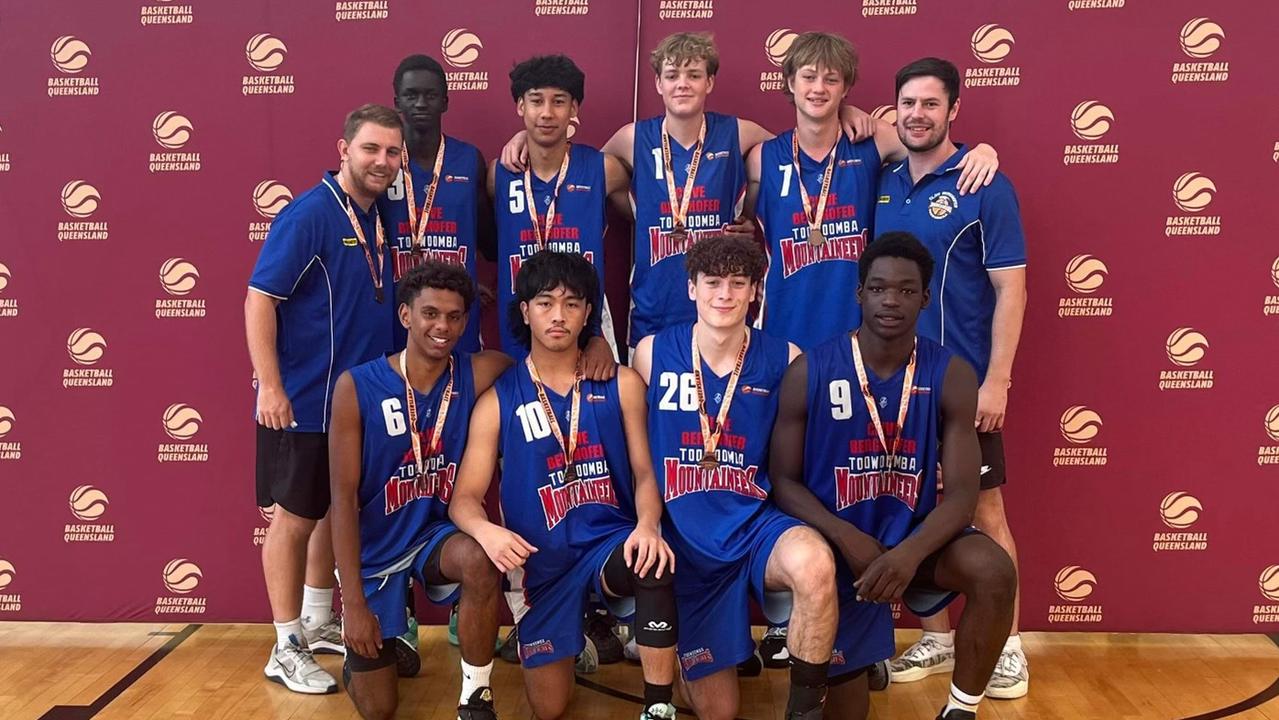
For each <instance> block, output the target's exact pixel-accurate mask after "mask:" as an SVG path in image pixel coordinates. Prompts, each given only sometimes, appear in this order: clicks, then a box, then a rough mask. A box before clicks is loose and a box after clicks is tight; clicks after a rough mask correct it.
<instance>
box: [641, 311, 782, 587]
mask: <svg viewBox="0 0 1279 720" xmlns="http://www.w3.org/2000/svg"><path fill="white" fill-rule="evenodd" d="M692 330H693V326H692V325H691V324H682V325H676V326H673V327H669V328H667V329H665V330H663V331H661V332H660V333H658V334H657V336H656V337H654V338H653V349H652V353H653V354H652V358H653V360H652V370H651V373H650V375H649V386H648V440H649V445H650V447H651V448H652V455H653V469H654V471H656V473H657V486H658V489H659V490H660V491H661V493H662V499H663V501H664V502H665V504H666V513H665V516H664V519H663V520H664V523H665V527H666V531H665V533H666V537H667V539H668V540H669V541H670V543H671V544H672V546H674V549H675V553H676V555H677V556H678V557H679V562H680V568H681V570H680V572H681V573H691V574H694V575H706V574H709V573H713V572H714V571H715V569H716V568H720V567H723V566H724V565H725V564H731V563H734V562H735V561H737V560H740V559H741V558H743V557H745V555H746V553H747V552H748V551H749V550H750V546H751V541H752V540H753V535H752V534H751V533H750V532H748V530H749V529H750V528H751V526H752V525H753V524H754V523H755V521H756V519H757V518H759V517H761V516H762V515H763V513H764V511H765V510H766V508H767V507H770V506H771V503H772V501H771V500H769V497H768V496H769V493H770V492H771V489H772V485H771V483H769V481H768V450H769V436H770V435H771V433H772V429H773V421H774V419H775V418H776V417H777V402H778V390H779V387H780V385H781V381H782V376H783V375H784V374H785V373H786V366H787V364H788V363H787V360H788V357H789V354H790V343H788V342H786V341H785V340H778V339H776V338H773V337H771V336H769V335H766V334H764V333H762V332H752V333H751V338H750V347H749V348H747V350H746V357H745V359H744V360H743V362H742V374H741V376H740V377H739V378H738V382H737V389H736V391H735V393H734V395H735V397H733V398H732V404H731V405H730V406H729V410H728V417H727V418H726V419H725V421H724V431H723V434H721V435H720V439H719V446H718V447H717V448H716V452H715V455H716V458H717V459H718V460H719V467H717V468H715V469H713V470H708V469H703V468H702V467H700V466H699V465H698V462H699V461H701V459H702V453H703V445H702V430H701V423H700V421H699V420H698V411H697V408H698V401H697V387H696V384H695V383H696V381H695V379H694V377H693V363H692ZM701 371H702V382H703V383H704V385H703V387H704V389H705V393H706V395H705V397H706V414H707V416H708V417H709V418H710V420H711V423H712V430H713V429H714V425H713V423H714V421H715V418H716V417H718V415H719V410H720V407H721V406H722V405H723V402H724V393H725V391H726V390H727V386H728V381H729V374H725V375H724V376H722V377H721V376H717V375H715V373H713V372H711V370H710V368H709V367H708V366H707V365H706V363H705V361H703V362H702V369H701Z"/></svg>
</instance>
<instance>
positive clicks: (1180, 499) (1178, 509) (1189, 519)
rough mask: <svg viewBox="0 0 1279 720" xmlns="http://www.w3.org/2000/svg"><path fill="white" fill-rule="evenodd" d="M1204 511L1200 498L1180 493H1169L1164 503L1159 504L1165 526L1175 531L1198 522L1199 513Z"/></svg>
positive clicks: (1160, 514)
mask: <svg viewBox="0 0 1279 720" xmlns="http://www.w3.org/2000/svg"><path fill="white" fill-rule="evenodd" d="M1203 509H1204V507H1203V505H1202V504H1200V502H1199V498H1197V497H1195V496H1194V495H1191V494H1190V493H1188V492H1180V491H1179V492H1173V493H1168V495H1167V496H1165V497H1164V499H1163V502H1161V503H1159V516H1160V517H1161V518H1163V521H1164V525H1167V526H1168V527H1170V528H1173V529H1174V530H1183V529H1185V528H1188V527H1190V526H1191V525H1194V524H1195V523H1196V522H1198V520H1199V513H1201V512H1203Z"/></svg>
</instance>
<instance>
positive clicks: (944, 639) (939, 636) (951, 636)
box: [924, 630, 955, 647]
mask: <svg viewBox="0 0 1279 720" xmlns="http://www.w3.org/2000/svg"><path fill="white" fill-rule="evenodd" d="M924 635H927V636H928V637H931V638H932V639H934V640H936V641H937V642H939V643H941V644H942V645H945V646H946V647H953V646H954V645H955V631H954V630H951V631H949V632H944V633H939V632H932V631H930V630H925V631H924Z"/></svg>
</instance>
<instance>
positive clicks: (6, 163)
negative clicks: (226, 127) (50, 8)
mask: <svg viewBox="0 0 1279 720" xmlns="http://www.w3.org/2000/svg"><path fill="white" fill-rule="evenodd" d="M3 133H4V127H2V126H0V134H3ZM1275 158H1276V159H1279V143H1275ZM11 169H13V161H12V160H11V159H10V158H9V153H7V152H0V173H7V172H9V171H10V170H11Z"/></svg>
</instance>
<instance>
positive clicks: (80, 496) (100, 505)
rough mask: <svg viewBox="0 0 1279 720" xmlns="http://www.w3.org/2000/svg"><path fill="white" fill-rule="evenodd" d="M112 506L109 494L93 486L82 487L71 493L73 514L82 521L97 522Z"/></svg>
mask: <svg viewBox="0 0 1279 720" xmlns="http://www.w3.org/2000/svg"><path fill="white" fill-rule="evenodd" d="M110 504H111V501H109V500H107V494H106V493H104V492H102V491H101V490H99V489H97V488H95V487H94V486H92V485H81V486H80V487H78V488H76V489H75V490H72V491H71V514H72V515H75V516H76V517H77V518H79V519H81V520H85V521H89V520H97V519H98V518H100V517H102V513H105V512H106V511H107V506H108V505H110Z"/></svg>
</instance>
